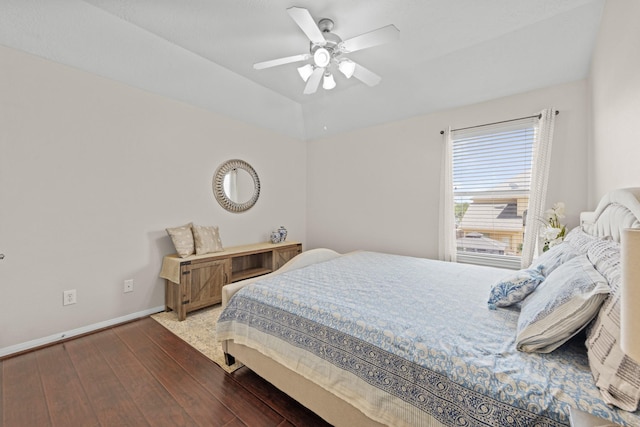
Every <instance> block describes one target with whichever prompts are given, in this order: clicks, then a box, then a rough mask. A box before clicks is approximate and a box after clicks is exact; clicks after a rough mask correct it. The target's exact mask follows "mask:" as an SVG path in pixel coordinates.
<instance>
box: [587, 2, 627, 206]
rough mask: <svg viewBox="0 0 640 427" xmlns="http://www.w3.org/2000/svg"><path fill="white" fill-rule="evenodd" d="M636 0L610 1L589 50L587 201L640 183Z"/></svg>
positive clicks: (590, 201)
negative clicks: (588, 179)
mask: <svg viewBox="0 0 640 427" xmlns="http://www.w3.org/2000/svg"><path fill="white" fill-rule="evenodd" d="M639 17H640V1H638V0H609V1H608V2H607V4H606V6H605V9H604V14H603V17H602V24H601V27H600V33H599V35H598V39H597V44H596V47H595V50H594V54H593V61H592V64H591V74H590V77H589V88H590V92H591V106H592V108H591V115H592V122H591V138H590V144H591V147H590V153H591V154H590V158H589V170H590V181H589V204H590V206H591V207H593V208H595V206H596V204H597V201H598V200H599V199H600V198H601V197H602V195H603V194H605V193H606V192H607V191H609V190H611V189H614V188H624V187H640V126H638V120H639V119H640V25H639V24H638V18H639Z"/></svg>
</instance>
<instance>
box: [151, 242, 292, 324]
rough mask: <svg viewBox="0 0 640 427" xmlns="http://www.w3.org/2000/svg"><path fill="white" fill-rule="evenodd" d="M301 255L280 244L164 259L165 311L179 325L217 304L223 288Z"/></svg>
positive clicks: (261, 273) (275, 267) (260, 244)
mask: <svg viewBox="0 0 640 427" xmlns="http://www.w3.org/2000/svg"><path fill="white" fill-rule="evenodd" d="M301 252H302V245H301V244H300V243H298V242H283V243H276V244H273V243H257V244H253V245H244V246H236V247H232V248H227V249H225V250H224V251H223V252H214V253H210V254H205V255H191V256H188V257H186V258H180V257H179V256H178V255H176V254H174V255H167V256H165V257H164V259H163V260H162V271H161V272H160V277H162V278H164V279H165V309H166V311H169V310H173V311H175V312H176V314H177V315H178V320H181V321H182V320H184V319H186V317H187V313H189V312H190V311H194V310H198V309H200V308H203V307H208V306H210V305H213V304H218V303H220V302H221V301H222V287H223V286H224V285H227V284H229V283H231V282H237V281H239V280H243V279H248V278H250V277H256V276H261V275H263V274H267V273H271V272H272V271H275V270H277V269H279V268H280V267H282V266H283V265H284V264H285V263H286V262H287V261H289V260H290V259H291V258H293V257H294V256H296V255H298V254H299V253H301Z"/></svg>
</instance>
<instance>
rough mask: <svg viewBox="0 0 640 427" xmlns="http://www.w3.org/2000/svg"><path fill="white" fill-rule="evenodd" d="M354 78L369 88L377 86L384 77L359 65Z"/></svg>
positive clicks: (354, 71)
mask: <svg viewBox="0 0 640 427" xmlns="http://www.w3.org/2000/svg"><path fill="white" fill-rule="evenodd" d="M353 76H354V77H355V78H357V79H358V80H360V81H361V82H363V83H364V84H366V85H368V86H375V85H377V84H378V83H380V80H382V77H380V76H379V75H377V74H376V73H374V72H373V71H369V70H368V69H366V68H364V67H363V66H362V65H359V64H356V68H355V69H354V70H353Z"/></svg>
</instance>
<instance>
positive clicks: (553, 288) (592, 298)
mask: <svg viewBox="0 0 640 427" xmlns="http://www.w3.org/2000/svg"><path fill="white" fill-rule="evenodd" d="M608 293H609V285H607V281H606V279H605V278H604V277H602V275H600V273H598V272H597V271H596V270H595V268H594V267H593V265H592V264H591V262H590V261H589V260H588V259H587V257H586V255H579V256H577V257H575V258H572V259H571V260H569V261H567V262H565V263H564V264H562V265H561V266H560V267H558V268H557V269H555V270H554V271H553V272H552V273H551V274H550V275H549V276H548V277H547V278H546V279H545V280H544V282H542V283H541V284H540V286H538V288H537V289H536V290H535V291H533V293H532V294H531V295H529V296H528V297H527V298H526V299H525V300H524V302H523V303H522V308H521V310H520V317H519V318H518V331H517V336H516V347H517V349H518V350H520V351H525V352H536V353H550V352H552V351H553V350H555V349H556V348H558V347H560V346H561V345H562V344H564V343H565V342H566V341H568V340H569V339H570V338H571V337H572V336H574V335H575V334H577V333H578V332H580V331H581V330H582V329H583V328H584V327H585V326H587V324H588V323H589V322H590V321H591V320H592V319H593V318H594V316H595V315H596V314H597V313H598V310H599V309H600V306H601V305H602V301H603V300H604V299H605V298H606V297H607V294H608Z"/></svg>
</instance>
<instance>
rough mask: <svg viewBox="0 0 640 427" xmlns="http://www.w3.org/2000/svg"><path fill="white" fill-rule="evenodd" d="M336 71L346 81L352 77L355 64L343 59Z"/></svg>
mask: <svg viewBox="0 0 640 427" xmlns="http://www.w3.org/2000/svg"><path fill="white" fill-rule="evenodd" d="M338 70H340V72H341V73H342V74H344V76H345V77H346V78H348V79H350V78H351V76H353V73H354V71H355V70H356V63H355V62H353V61H352V60H350V59H343V60H342V61H340V63H338Z"/></svg>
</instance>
